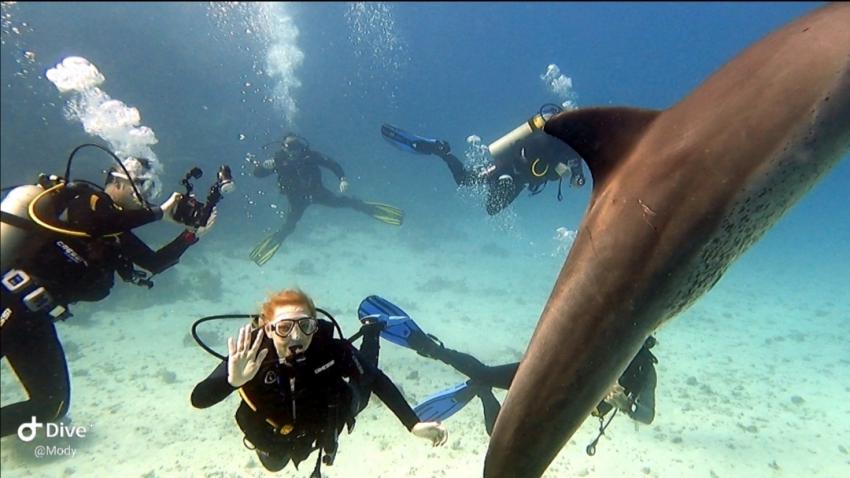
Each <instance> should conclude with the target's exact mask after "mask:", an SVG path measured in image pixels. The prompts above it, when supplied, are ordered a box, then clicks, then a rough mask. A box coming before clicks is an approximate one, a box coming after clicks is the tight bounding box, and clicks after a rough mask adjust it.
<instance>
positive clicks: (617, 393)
mask: <svg viewBox="0 0 850 478" xmlns="http://www.w3.org/2000/svg"><path fill="white" fill-rule="evenodd" d="M605 401H606V402H608V403H609V404H610V405H613V406H615V407H617V408H618V409H619V410H620V411H623V412H630V411H631V408H632V401H631V400H630V399H629V397H628V395H626V389H625V388H623V386H622V385H620V384H619V383H615V384H614V386H613V387H611V390H610V391H609V392H608V395H606V396H605Z"/></svg>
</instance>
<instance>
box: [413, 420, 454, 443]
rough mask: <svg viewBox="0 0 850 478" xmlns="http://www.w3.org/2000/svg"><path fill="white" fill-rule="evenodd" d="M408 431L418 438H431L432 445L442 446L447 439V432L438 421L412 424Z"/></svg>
mask: <svg viewBox="0 0 850 478" xmlns="http://www.w3.org/2000/svg"><path fill="white" fill-rule="evenodd" d="M410 432H411V433H413V434H414V435H416V436H418V437H419V438H424V439H426V440H431V444H432V445H434V446H442V445H444V444H445V443H446V441H448V439H449V432H448V431H447V430H446V427H444V426H443V425H442V424H441V423H440V422H419V423H417V424H416V425H413V429H412V430H410Z"/></svg>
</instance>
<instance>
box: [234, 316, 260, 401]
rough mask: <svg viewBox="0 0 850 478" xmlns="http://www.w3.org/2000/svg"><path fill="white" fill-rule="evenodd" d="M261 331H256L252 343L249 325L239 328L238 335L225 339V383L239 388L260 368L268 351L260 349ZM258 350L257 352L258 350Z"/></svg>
mask: <svg viewBox="0 0 850 478" xmlns="http://www.w3.org/2000/svg"><path fill="white" fill-rule="evenodd" d="M262 341H263V333H262V331H260V332H259V333H257V338H256V339H255V340H254V344H253V345H252V344H251V325H250V324H247V325H245V326H244V327H242V328H241V329H239V337H238V338H237V339H236V341H235V342H234V341H233V337H229V338H228V339H227V352H228V355H227V383H229V384H230V385H231V386H233V387H236V388H239V387H241V386H242V385H245V384H246V383H248V382H249V381H250V380H251V379H252V378H254V376H255V375H257V372H258V371H259V370H260V365H261V364H262V363H263V360H264V359H265V358H266V355H268V353H269V349H263V350H260V344H261V343H262ZM258 351H259V352H258Z"/></svg>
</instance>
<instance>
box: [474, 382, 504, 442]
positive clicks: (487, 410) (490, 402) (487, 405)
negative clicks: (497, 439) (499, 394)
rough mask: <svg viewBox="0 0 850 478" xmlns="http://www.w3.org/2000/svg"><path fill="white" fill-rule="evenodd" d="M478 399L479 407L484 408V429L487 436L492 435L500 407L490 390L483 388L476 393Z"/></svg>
mask: <svg viewBox="0 0 850 478" xmlns="http://www.w3.org/2000/svg"><path fill="white" fill-rule="evenodd" d="M478 398H480V399H481V405H482V406H483V407H484V429H485V430H487V435H492V434H493V427H495V426H496V418H498V416H499V411H500V410H501V409H502V405H501V404H500V403H499V401H498V400H496V396H495V395H493V389H492V388H485V389H483V390H481V391H480V392H478Z"/></svg>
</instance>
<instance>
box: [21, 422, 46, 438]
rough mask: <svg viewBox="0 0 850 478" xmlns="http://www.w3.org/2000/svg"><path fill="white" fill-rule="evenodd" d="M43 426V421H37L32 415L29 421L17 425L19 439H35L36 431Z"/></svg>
mask: <svg viewBox="0 0 850 478" xmlns="http://www.w3.org/2000/svg"><path fill="white" fill-rule="evenodd" d="M43 426H44V424H43V423H38V422H37V421H36V420H35V417H32V421H31V422H29V423H27V422H24V423H21V426H19V427H18V438H20V439H21V441H27V442H29V441H33V439H35V435H36V432H37V431H38V429H39V428H41V427H43Z"/></svg>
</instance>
